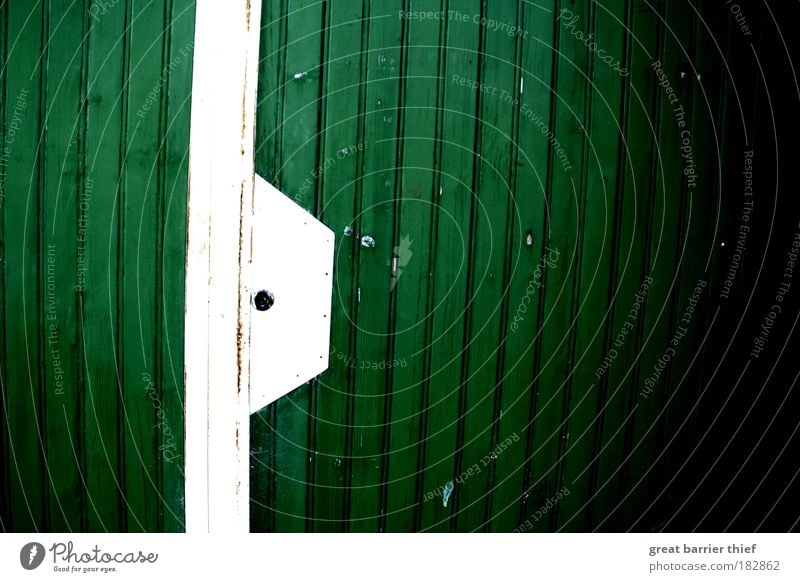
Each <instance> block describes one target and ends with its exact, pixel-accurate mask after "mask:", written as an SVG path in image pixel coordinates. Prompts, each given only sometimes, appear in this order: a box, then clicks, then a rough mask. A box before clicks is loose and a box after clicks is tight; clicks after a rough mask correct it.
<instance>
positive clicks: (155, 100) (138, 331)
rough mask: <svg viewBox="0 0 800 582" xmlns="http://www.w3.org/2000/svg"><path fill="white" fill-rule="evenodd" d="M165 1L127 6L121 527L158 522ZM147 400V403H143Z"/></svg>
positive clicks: (149, 527)
mask: <svg viewBox="0 0 800 582" xmlns="http://www.w3.org/2000/svg"><path fill="white" fill-rule="evenodd" d="M163 16H164V2H163V0H161V1H153V2H146V3H145V2H142V3H133V4H132V5H131V7H130V29H129V34H130V36H131V41H130V53H129V91H128V103H127V134H126V138H125V143H126V150H125V158H124V160H125V177H124V188H123V192H122V196H121V204H120V211H121V212H122V226H121V245H122V248H121V254H122V258H121V261H122V298H121V301H122V315H123V324H122V327H121V329H120V333H121V336H122V339H121V341H120V347H121V349H122V350H123V355H122V357H121V358H120V359H121V361H122V369H123V383H124V403H123V418H124V420H123V422H124V424H125V428H126V431H125V435H124V442H125V467H126V497H127V503H128V511H129V515H128V529H129V530H130V531H153V530H156V529H157V528H158V514H159V505H160V501H161V498H160V495H159V491H158V481H159V454H158V451H157V450H156V443H157V442H158V441H157V438H158V436H157V435H158V431H157V429H156V414H157V409H158V406H159V404H160V396H159V393H160V390H161V387H160V386H158V385H157V384H158V382H159V369H158V360H157V355H156V341H155V337H156V336H155V331H156V330H157V329H158V328H157V327H156V326H157V306H156V298H157V283H156V279H157V278H156V277H155V276H153V275H154V274H155V273H156V272H157V268H158V257H159V256H160V253H159V250H158V248H157V237H158V227H157V224H158V220H159V216H158V211H159V208H158V206H159V205H158V199H159V195H160V192H159V187H158V186H159V183H158V156H157V151H156V150H155V149H154V148H153V144H158V143H159V135H158V132H159V117H160V113H161V108H160V97H159V96H160V94H161V93H160V91H161V89H162V88H163V85H164V82H165V75H166V69H165V66H166V63H165V62H164V59H163V52H162V50H163V49H162V43H163V41H164V28H163ZM148 404H149V406H148Z"/></svg>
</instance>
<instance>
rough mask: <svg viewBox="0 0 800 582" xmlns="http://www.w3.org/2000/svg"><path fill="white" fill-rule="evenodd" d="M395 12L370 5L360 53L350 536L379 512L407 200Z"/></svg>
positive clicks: (403, 55) (369, 526) (390, 6)
mask: <svg viewBox="0 0 800 582" xmlns="http://www.w3.org/2000/svg"><path fill="white" fill-rule="evenodd" d="M394 9H395V3H393V2H390V1H388V0H387V1H384V0H380V1H373V2H371V3H370V28H369V33H368V35H367V52H366V54H365V55H364V57H365V63H366V66H365V71H364V77H363V79H364V81H363V82H364V84H365V86H364V92H363V96H364V97H363V98H364V101H363V105H362V115H363V120H362V125H361V143H362V144H366V146H365V147H364V150H363V153H362V154H361V156H360V159H359V162H360V167H359V174H360V176H359V181H358V184H357V190H356V193H355V196H356V200H357V215H356V217H355V220H356V224H355V229H356V232H355V235H356V237H359V238H361V239H362V240H363V237H372V240H374V246H369V245H366V246H365V244H361V241H359V244H358V246H357V247H356V252H355V257H354V260H355V262H356V264H357V265H358V274H357V276H356V277H357V278H356V281H355V284H356V286H357V287H356V289H355V295H356V306H355V309H354V310H353V311H352V312H351V314H350V317H351V318H352V320H353V322H354V323H355V328H356V329H355V330H354V333H355V352H354V354H355V357H356V360H357V361H358V362H359V363H360V364H359V366H360V367H361V366H363V367H364V370H363V372H362V373H357V374H356V375H355V378H354V385H353V399H352V407H351V411H350V412H351V414H352V416H351V425H352V432H351V438H350V442H349V454H350V458H351V464H350V479H349V481H348V486H349V488H348V491H347V494H348V495H347V498H346V502H347V504H348V519H349V531H377V530H378V529H379V528H380V522H381V513H382V511H383V507H382V489H383V487H382V483H383V481H384V479H385V477H384V468H383V462H384V461H385V459H384V458H383V452H384V450H385V449H386V443H385V440H386V438H387V432H388V431H387V426H386V410H387V404H386V400H387V397H388V394H389V392H390V390H391V384H390V382H391V370H386V369H385V367H384V366H380V362H382V361H383V362H387V361H390V360H391V359H392V358H391V352H390V351H389V350H390V347H391V343H390V341H389V338H390V335H391V334H392V333H393V330H392V327H391V326H392V323H391V313H390V304H391V303H390V297H391V291H392V289H391V286H392V281H391V277H390V276H389V269H390V265H391V260H392V253H393V252H394V247H395V246H396V245H398V244H399V242H400V241H399V240H397V239H396V237H395V232H396V227H395V223H396V221H397V219H398V217H397V206H396V203H395V201H394V199H395V198H404V195H403V193H402V192H403V188H404V181H403V177H402V175H401V174H400V172H399V169H400V168H401V167H402V157H401V153H402V144H401V141H400V139H398V138H399V137H400V136H402V135H403V133H402V132H403V131H404V128H405V126H406V121H405V120H404V119H403V118H402V116H401V112H402V110H400V107H401V103H402V101H401V98H402V91H403V88H402V85H401V78H400V77H401V75H402V74H403V71H404V70H406V67H407V66H408V65H407V63H408V59H409V58H410V56H409V54H408V46H407V41H406V40H405V39H407V38H408V36H407V35H408V29H407V28H405V27H404V26H403V22H402V21H401V20H400V19H398V18H396V17H394V16H392V12H394ZM382 15H389V16H388V17H381V16H382Z"/></svg>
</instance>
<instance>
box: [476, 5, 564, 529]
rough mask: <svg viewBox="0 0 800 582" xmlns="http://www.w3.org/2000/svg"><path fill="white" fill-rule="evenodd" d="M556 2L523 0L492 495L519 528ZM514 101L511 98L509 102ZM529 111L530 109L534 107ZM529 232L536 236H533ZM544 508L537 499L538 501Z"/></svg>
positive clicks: (501, 519)
mask: <svg viewBox="0 0 800 582" xmlns="http://www.w3.org/2000/svg"><path fill="white" fill-rule="evenodd" d="M554 8H555V2H539V3H537V4H536V5H532V4H523V6H522V10H523V12H522V17H521V19H520V22H521V24H522V26H521V28H522V29H523V30H524V31H526V32H527V33H528V37H527V40H526V39H525V38H523V41H524V42H522V46H521V50H520V53H521V54H520V61H519V63H520V64H519V65H518V66H519V67H520V70H519V75H518V76H519V78H520V81H519V82H518V83H519V85H520V92H519V94H518V96H517V97H515V98H516V99H518V100H519V106H520V110H521V112H522V111H524V112H526V113H524V114H522V115H520V116H519V119H518V121H517V129H516V133H515V135H516V137H515V142H516V151H515V157H516V160H515V163H516V165H517V170H516V176H514V173H513V172H512V173H511V180H512V182H513V183H514V200H513V201H512V215H511V220H510V222H509V229H510V234H511V243H510V244H511V258H510V261H511V272H510V275H509V277H510V278H509V286H508V293H509V298H510V299H509V301H508V303H507V317H506V324H505V325H506V327H507V330H508V331H507V334H508V335H507V338H506V340H505V341H506V343H505V367H504V374H503V377H502V378H500V382H502V399H501V402H500V409H499V411H498V413H497V414H498V417H499V419H498V427H499V433H498V436H497V442H498V443H505V445H506V446H505V450H502V454H499V455H498V456H497V458H496V459H495V463H496V466H495V472H494V489H493V491H492V494H491V497H490V502H491V509H490V513H489V517H490V518H491V528H492V531H495V532H508V531H512V530H514V529H515V528H517V527H518V526H520V525H521V524H522V523H524V522H525V521H526V520H527V519H528V518H529V515H528V513H527V512H523V507H527V506H528V500H529V499H530V500H531V505H533V503H534V501H537V500H536V499H535V498H531V495H530V493H529V492H527V491H526V486H525V477H526V475H525V467H526V465H527V462H528V459H529V448H528V446H527V444H528V442H529V440H530V436H531V434H532V430H531V427H532V425H533V422H532V414H531V407H532V405H533V402H534V400H533V396H532V390H531V386H532V379H533V378H534V370H535V369H536V361H535V360H536V355H537V351H536V345H537V341H536V340H534V341H531V338H538V337H539V332H540V327H539V322H540V321H541V320H540V318H539V314H540V306H541V298H542V293H541V288H540V287H539V283H540V279H541V275H542V271H541V259H542V257H543V252H544V247H545V245H546V244H547V240H546V236H545V229H544V228H545V213H546V210H547V202H546V200H547V188H546V186H545V184H546V181H547V167H548V158H549V156H550V150H551V146H550V143H549V141H548V138H547V137H546V136H544V135H542V132H541V130H540V129H539V127H538V126H537V124H536V123H535V122H534V120H533V119H532V117H533V114H536V115H537V116H542V115H546V114H547V113H546V112H549V111H550V108H551V103H552V101H553V99H554V96H553V92H552V90H551V88H550V80H551V75H552V70H553V61H552V59H551V58H550V55H549V54H548V51H547V50H546V49H547V48H549V47H550V46H552V42H553V33H554V28H553V23H552V20H551V19H550V18H546V17H543V16H545V15H550V14H552V13H553V11H554ZM507 106H508V107H511V106H512V104H511V103H507ZM527 112H530V113H527ZM537 119H538V117H537ZM528 235H530V239H529V237H528ZM508 439H511V440H510V442H509V440H508ZM536 509H538V506H536Z"/></svg>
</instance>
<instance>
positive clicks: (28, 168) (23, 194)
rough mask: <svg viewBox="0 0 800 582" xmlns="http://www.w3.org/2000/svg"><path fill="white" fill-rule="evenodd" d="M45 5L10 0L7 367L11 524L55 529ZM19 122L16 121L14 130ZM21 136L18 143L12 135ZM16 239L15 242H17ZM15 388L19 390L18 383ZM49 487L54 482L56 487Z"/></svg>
mask: <svg viewBox="0 0 800 582" xmlns="http://www.w3.org/2000/svg"><path fill="white" fill-rule="evenodd" d="M44 10H45V7H44V6H43V5H42V4H40V3H37V4H34V5H33V6H28V5H21V4H14V5H11V4H10V3H9V4H8V30H9V31H13V32H10V34H13V35H14V38H15V41H16V42H15V43H14V48H13V49H9V53H8V65H7V66H6V72H5V74H6V75H7V80H6V93H7V94H8V95H10V96H11V97H10V99H9V102H8V105H7V106H6V119H5V126H6V143H5V146H6V147H8V152H6V150H5V149H4V153H5V154H7V155H8V159H9V163H8V166H7V167H6V172H7V173H6V192H7V194H6V199H5V201H4V210H5V229H4V232H5V237H6V241H7V242H6V245H8V246H9V248H8V249H7V251H6V256H5V261H4V271H5V273H4V274H5V282H6V298H5V299H6V302H5V312H6V313H5V321H6V327H5V329H4V331H5V337H6V352H5V367H6V370H7V373H6V378H5V382H6V389H7V390H8V392H7V395H8V398H7V411H8V430H9V449H10V459H9V463H10V475H11V486H10V499H11V524H12V529H13V530H14V531H38V530H40V529H43V528H46V527H47V522H46V517H45V514H46V512H47V501H46V498H45V497H46V491H47V490H46V489H45V479H46V477H45V467H44V461H45V448H44V447H45V444H44V434H43V428H44V422H43V419H42V398H43V397H42V384H41V381H42V377H41V370H42V368H43V367H44V365H45V363H46V359H45V354H44V352H43V351H42V350H41V346H42V344H43V343H44V342H43V340H44V338H40V331H39V329H40V317H41V314H42V301H43V295H42V292H41V289H40V273H39V216H40V208H41V199H40V172H41V160H40V158H39V150H38V147H39V132H40V129H41V128H40V125H41V119H42V118H41V109H42V106H41V95H42V91H41V83H42V68H41V61H40V55H41V53H42V47H43V43H44V38H43V37H44V35H43V31H42V26H43V13H44ZM12 126H16V127H15V128H14V129H15V131H14V134H13V136H12V132H11V129H12ZM10 137H13V143H11V144H9V143H8V139H9V138H10ZM11 241H14V244H13V246H11V245H9V243H10V242H11ZM12 387H13V388H12ZM48 487H49V485H48Z"/></svg>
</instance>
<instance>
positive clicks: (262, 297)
mask: <svg viewBox="0 0 800 582" xmlns="http://www.w3.org/2000/svg"><path fill="white" fill-rule="evenodd" d="M253 303H254V304H255V306H256V309H258V310H259V311H266V310H267V309H269V308H270V307H272V306H273V305H274V304H275V296H274V295H273V294H272V293H271V292H270V291H259V292H258V293H256V296H255V298H254V299H253Z"/></svg>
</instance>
